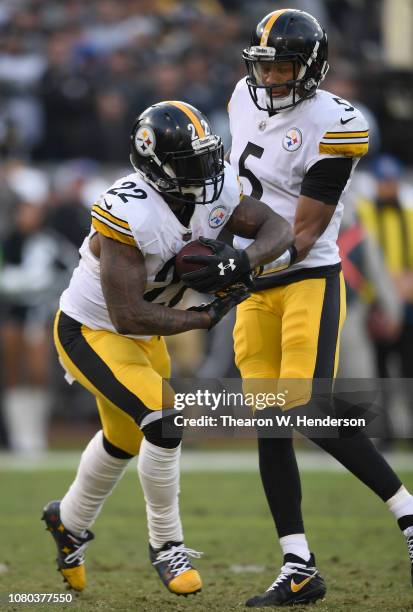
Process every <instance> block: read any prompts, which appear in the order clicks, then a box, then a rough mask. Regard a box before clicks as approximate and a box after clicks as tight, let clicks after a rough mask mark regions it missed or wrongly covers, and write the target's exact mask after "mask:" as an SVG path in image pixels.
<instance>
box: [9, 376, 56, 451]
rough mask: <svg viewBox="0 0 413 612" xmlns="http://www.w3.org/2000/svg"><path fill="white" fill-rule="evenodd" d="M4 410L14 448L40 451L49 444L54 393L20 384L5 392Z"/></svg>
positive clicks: (15, 449) (11, 443) (16, 449)
mask: <svg viewBox="0 0 413 612" xmlns="http://www.w3.org/2000/svg"><path fill="white" fill-rule="evenodd" d="M3 411H4V412H3V414H4V421H5V425H6V429H7V433H8V436H9V440H10V446H11V449H12V450H13V451H15V452H18V453H38V452H41V451H44V450H45V449H46V447H47V425H48V420H49V412H50V395H49V393H48V392H47V391H46V390H44V389H40V388H35V387H16V388H15V389H9V390H8V391H6V392H5V394H4V400H3Z"/></svg>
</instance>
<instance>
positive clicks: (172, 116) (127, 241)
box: [43, 101, 292, 595]
mask: <svg viewBox="0 0 413 612" xmlns="http://www.w3.org/2000/svg"><path fill="white" fill-rule="evenodd" d="M131 162H132V166H133V168H134V172H133V173H132V174H129V175H128V176H124V177H122V178H120V179H119V180H117V181H116V182H115V183H114V184H113V185H112V187H111V188H110V189H108V190H107V191H106V193H104V194H103V195H102V196H101V198H100V199H99V200H98V201H97V202H96V203H95V204H94V205H93V207H92V212H91V215H92V223H91V230H90V233H89V235H88V236H87V238H86V239H85V241H84V242H83V245H82V247H81V249H80V255H81V259H80V263H79V266H78V268H77V269H76V270H75V271H74V273H73V277H72V279H71V282H70V285H69V287H68V288H67V289H66V291H65V292H64V293H63V295H62V297H61V301H60V310H59V312H58V313H57V316H56V321H55V327H54V338H55V344H56V347H57V351H58V354H59V358H60V361H61V363H62V365H63V366H64V368H65V370H66V372H67V374H66V376H67V378H68V379H69V381H73V380H74V379H75V380H77V381H78V382H79V383H80V384H82V385H83V386H84V387H85V388H86V389H88V390H89V391H90V392H91V393H92V394H93V395H94V396H95V397H96V402H97V407H98V410H99V415H100V419H101V422H102V430H100V431H99V432H98V433H97V434H96V435H95V436H94V437H93V439H92V440H91V441H90V442H89V444H88V446H87V447H86V449H85V451H84V452H83V454H82V457H81V461H80V465H79V468H78V472H77V475H76V478H75V480H74V482H73V483H72V485H71V487H70V488H69V490H68V491H67V493H66V495H65V496H64V497H63V499H62V500H61V501H53V502H50V503H49V504H48V505H47V506H46V507H45V509H44V514H43V519H44V521H45V522H46V525H47V528H48V529H49V531H50V532H51V534H52V536H53V538H54V539H55V542H56V545H57V550H58V558H57V562H58V569H59V570H60V572H61V574H62V575H63V577H64V579H65V580H66V581H67V582H68V583H69V586H70V587H72V588H73V589H75V590H77V591H82V590H83V589H84V588H85V584H86V577H85V566H84V553H85V549H86V547H87V546H88V544H89V543H90V541H91V540H92V539H93V537H94V536H93V534H92V532H91V531H90V527H91V525H92V524H93V522H94V521H95V519H96V517H97V515H98V514H99V512H100V510H101V508H102V506H103V503H104V502H105V500H106V499H107V497H108V496H109V495H110V493H111V492H112V490H113V488H114V487H115V485H116V484H117V482H118V481H119V480H120V478H121V477H122V475H123V473H124V471H125V468H126V466H127V464H128V462H129V461H130V459H131V458H132V457H134V456H136V455H138V454H139V459H138V473H139V478H140V482H141V485H142V488H143V491H144V495H145V500H146V507H147V517H148V527H149V554H150V559H151V562H152V564H153V565H154V567H155V568H156V569H157V571H158V573H159V576H160V578H161V580H162V581H163V583H164V584H165V585H166V586H167V588H168V589H169V591H171V592H173V593H176V594H178V595H187V594H189V593H195V592H197V591H199V590H200V589H201V586H202V582H201V578H200V576H199V574H198V572H197V571H196V570H195V569H194V568H193V567H192V565H191V562H190V557H191V556H193V557H198V556H199V553H197V552H196V551H194V550H192V549H190V548H187V547H186V546H185V545H184V543H183V532H182V526H181V521H180V516H179V508H178V491H179V457H180V446H181V430H180V428H179V427H177V426H175V425H174V411H173V406H174V393H173V390H172V389H171V388H170V386H169V385H168V383H167V382H166V379H168V378H169V376H170V362H169V356H168V353H167V350H166V346H165V341H164V338H163V336H166V335H171V334H178V333H181V332H184V331H187V330H191V329H211V327H213V326H214V325H216V323H218V321H219V320H220V319H221V318H222V317H223V316H224V315H225V314H226V313H227V312H228V311H229V310H230V309H231V308H232V307H233V306H234V305H236V304H237V303H239V302H241V301H242V300H244V299H246V298H247V297H248V292H247V291H246V289H245V285H244V284H243V283H244V281H245V282H248V281H249V278H250V273H251V270H253V269H255V268H256V266H259V265H260V264H262V263H265V262H268V261H271V260H272V259H274V257H277V256H278V255H280V254H281V253H282V252H283V251H284V250H285V249H286V248H288V246H289V245H290V244H291V243H292V229H291V226H290V225H289V224H288V223H287V222H286V221H285V220H284V219H282V218H281V217H280V216H279V215H278V214H276V213H274V212H273V211H272V210H271V209H270V208H269V207H267V206H266V205H265V204H262V203H261V202H258V201H253V200H252V199H251V198H249V197H246V198H243V196H242V188H241V184H240V182H239V180H238V177H237V174H236V172H235V171H234V170H233V169H232V168H231V166H230V165H229V164H227V163H226V162H225V163H224V160H223V145H222V142H221V139H220V138H219V137H218V136H216V135H214V134H213V133H212V132H211V127H210V124H209V122H208V120H207V119H206V117H205V116H204V115H202V113H200V112H199V111H198V110H197V109H195V108H194V107H192V106H190V105H189V104H186V103H184V102H178V101H171V102H161V103H159V104H155V105H154V106H151V107H150V108H148V109H147V110H146V111H144V112H143V113H142V114H141V115H140V116H139V117H138V119H137V120H136V122H135V124H134V126H133V129H132V134H131ZM225 225H226V226H227V227H228V228H229V229H230V230H231V231H232V232H235V233H238V234H240V235H243V236H245V237H251V238H252V237H255V242H254V243H253V244H252V245H251V246H250V247H248V248H247V249H245V250H244V249H234V248H232V247H231V246H227V245H225V244H224V243H222V242H220V241H218V240H216V238H217V236H218V234H219V232H220V231H221V229H222V228H223V227H224V226H225ZM200 237H202V238H201V240H202V241H203V242H204V243H205V244H207V245H209V246H210V247H211V248H212V250H213V251H214V255H213V256H210V257H209V259H208V262H207V263H208V265H206V266H204V269H203V271H201V273H200V277H201V280H199V286H200V287H201V289H202V291H204V292H211V293H212V292H217V291H219V290H220V289H221V288H223V287H228V286H235V288H233V289H229V290H228V291H226V292H221V293H220V297H217V298H216V299H214V300H213V301H212V302H211V303H209V304H207V305H203V306H199V307H195V308H190V309H189V310H186V311H185V310H179V309H176V308H175V307H176V306H177V305H178V304H179V302H180V300H181V298H182V296H183V293H184V291H185V289H186V286H185V285H184V282H183V281H182V280H180V279H179V278H178V276H177V274H176V271H175V267H174V261H175V255H176V254H177V253H178V252H179V251H180V250H181V249H182V248H183V246H184V245H185V243H186V242H187V241H190V240H195V239H198V238H200ZM193 257H194V256H193ZM191 274H192V273H191V272H190V273H189V275H188V277H189V280H190V278H191ZM185 276H186V275H184V276H183V277H182V278H184V280H185ZM165 425H169V426H170V427H169V434H168V436H166V434H163V432H164V431H165V430H164V429H163V427H164V426H165Z"/></svg>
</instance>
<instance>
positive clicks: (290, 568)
mask: <svg viewBox="0 0 413 612" xmlns="http://www.w3.org/2000/svg"><path fill="white" fill-rule="evenodd" d="M300 569H305V570H314V571H316V569H315V568H313V567H311V568H309V567H307V566H306V565H303V564H301V563H291V562H290V561H289V562H288V563H286V564H285V565H283V566H282V568H281V572H280V574H279V576H278V577H277V578H276V579H275V580H274V582H273V583H272V584H271V585H270V586H269V587H268V589H267V591H273V590H274V589H275V588H276V587H277V586H278V585H279V584H281V582H283V581H284V580H285V579H286V578H288V576H291V574H295V573H297V570H300ZM298 573H299V574H302V575H303V576H305V577H306V578H308V576H309V575H310V574H304V573H302V572H300V571H298Z"/></svg>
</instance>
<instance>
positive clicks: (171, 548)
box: [149, 542, 202, 597]
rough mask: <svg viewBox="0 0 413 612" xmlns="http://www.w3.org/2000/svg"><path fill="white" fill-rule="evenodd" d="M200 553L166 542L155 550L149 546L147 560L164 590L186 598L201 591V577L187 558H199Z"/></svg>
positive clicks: (179, 543)
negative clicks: (164, 587)
mask: <svg viewBox="0 0 413 612" xmlns="http://www.w3.org/2000/svg"><path fill="white" fill-rule="evenodd" d="M201 555H202V553H200V552H197V551H196V550H192V548H186V546H184V544H183V543H182V542H166V544H164V545H163V546H162V548H159V549H158V550H155V549H154V548H152V546H151V545H150V544H149V558H150V560H151V563H152V565H153V566H154V568H155V569H156V571H157V572H158V574H159V577H160V579H161V580H162V582H163V583H164V585H165V586H166V588H167V589H168V590H169V591H171V593H175V594H176V595H183V596H184V597H186V596H187V595H190V594H195V593H199V591H200V590H201V589H202V580H201V576H200V575H199V573H198V572H197V570H196V569H195V568H194V567H192V564H191V562H190V561H189V559H188V557H195V558H199V557H200V556H201Z"/></svg>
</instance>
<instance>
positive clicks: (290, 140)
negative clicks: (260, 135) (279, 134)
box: [283, 127, 303, 152]
mask: <svg viewBox="0 0 413 612" xmlns="http://www.w3.org/2000/svg"><path fill="white" fill-rule="evenodd" d="M302 142H303V137H302V134H301V132H300V130H299V129H298V128H295V127H294V128H290V129H289V130H288V132H287V133H286V135H285V136H284V138H283V147H284V149H285V150H286V151H290V152H291V151H297V149H299V148H300V147H301V145H302Z"/></svg>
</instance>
